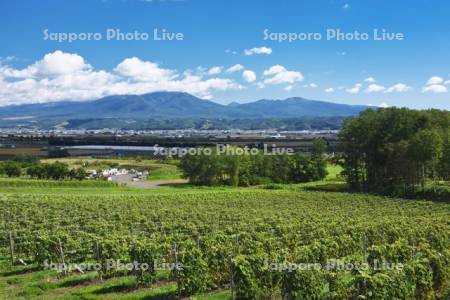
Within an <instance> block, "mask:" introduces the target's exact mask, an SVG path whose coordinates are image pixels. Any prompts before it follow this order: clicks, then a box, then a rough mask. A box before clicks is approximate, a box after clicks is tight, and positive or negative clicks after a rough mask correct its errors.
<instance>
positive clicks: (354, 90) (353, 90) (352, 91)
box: [346, 83, 362, 94]
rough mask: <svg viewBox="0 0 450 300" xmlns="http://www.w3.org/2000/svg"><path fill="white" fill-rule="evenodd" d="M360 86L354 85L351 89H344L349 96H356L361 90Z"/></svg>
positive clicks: (359, 84)
mask: <svg viewBox="0 0 450 300" xmlns="http://www.w3.org/2000/svg"><path fill="white" fill-rule="evenodd" d="M361 87H362V84H361V83H356V84H355V85H354V86H353V87H351V88H349V89H346V91H347V93H350V94H358V93H359V91H360V90H361Z"/></svg>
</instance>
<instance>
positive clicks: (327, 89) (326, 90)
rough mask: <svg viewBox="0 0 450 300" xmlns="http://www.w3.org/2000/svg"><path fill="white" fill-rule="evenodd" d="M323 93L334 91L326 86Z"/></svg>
mask: <svg viewBox="0 0 450 300" xmlns="http://www.w3.org/2000/svg"><path fill="white" fill-rule="evenodd" d="M324 91H325V93H333V92H334V88H326V89H325V90H324Z"/></svg>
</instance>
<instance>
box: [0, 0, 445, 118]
mask: <svg viewBox="0 0 450 300" xmlns="http://www.w3.org/2000/svg"><path fill="white" fill-rule="evenodd" d="M449 11H450V2H449V1H445V0H430V1H428V0H411V1H387V0H377V1H375V0H367V1H356V0H316V1H312V0H311V1H306V0H292V1H288V0H277V1H275V0H273V1H272V0H265V1H260V0H247V1H239V0H214V1H208V0H204V1H202V0H78V1H69V0H66V1H59V0H53V1H51V0H47V1H44V0H28V1H25V0H2V1H0V16H1V17H0V28H1V29H0V39H1V42H0V105H10V104H23V103H43V102H54V101H63V100H74V101H86V100H91V99H97V98H100V97H103V96H107V95H113V94H143V93H147V92H153V91H163V90H165V91H183V92H188V93H191V94H193V95H195V96H198V97H200V98H204V99H210V100H212V101H215V102H218V103H222V104H228V103H231V102H239V103H245V102H251V101H256V100H259V99H285V98H289V97H303V98H307V99H314V100H324V101H330V102H336V103H347V104H365V105H374V106H400V107H410V108H440V109H447V110H449V109H450V59H449V53H450V36H449V34H448V29H449V28H450V18H449V17H448V12H449ZM155 30H156V34H155ZM375 31H377V34H375V33H374V32H375ZM163 32H165V34H163ZM383 32H384V33H385V34H384V35H382V33H383ZM69 37H70V38H69ZM289 37H290V40H289V39H288V38H289ZM69 39H70V40H69Z"/></svg>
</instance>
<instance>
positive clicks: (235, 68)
mask: <svg viewBox="0 0 450 300" xmlns="http://www.w3.org/2000/svg"><path fill="white" fill-rule="evenodd" d="M242 69H244V66H243V65H241V64H235V65H233V66H231V67H229V68H228V69H227V70H226V71H225V72H227V73H234V72H238V71H240V70H242Z"/></svg>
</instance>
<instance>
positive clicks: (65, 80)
mask: <svg viewBox="0 0 450 300" xmlns="http://www.w3.org/2000/svg"><path fill="white" fill-rule="evenodd" d="M242 88H243V87H242V86H241V85H240V84H238V83H236V82H235V81H233V80H231V79H225V78H209V79H205V78H204V77H203V74H200V75H198V74H196V75H193V74H191V72H189V71H185V72H184V73H178V72H177V71H176V70H171V69H165V68H161V67H160V66H159V65H158V64H157V63H154V62H151V61H143V60H141V59H139V58H137V57H131V58H126V59H124V60H123V61H122V62H120V63H119V64H118V65H117V66H116V67H115V68H114V71H113V72H108V71H103V70H98V71H97V70H94V68H93V67H92V66H91V65H89V64H87V63H86V62H85V60H84V58H83V57H81V56H79V55H78V54H70V53H64V52H61V51H56V52H53V53H49V54H47V55H45V56H44V58H43V59H41V60H38V61H37V62H35V63H34V64H31V65H30V66H28V67H26V68H24V69H22V70H17V69H14V68H12V67H10V66H4V65H2V66H0V105H7V104H21V103H37V102H51V101H60V100H74V101H83V100H90V99H96V98H100V97H103V96H108V95H116V94H143V93H149V92H155V91H182V92H187V93H191V94H193V95H195V96H198V97H201V98H208V99H209V98H211V97H212V93H213V92H214V91H226V90H236V89H242Z"/></svg>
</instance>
